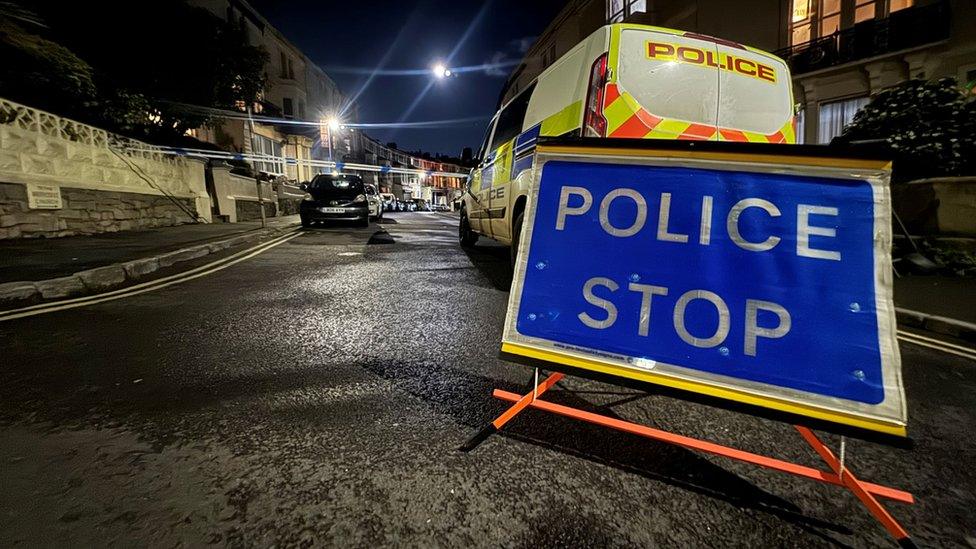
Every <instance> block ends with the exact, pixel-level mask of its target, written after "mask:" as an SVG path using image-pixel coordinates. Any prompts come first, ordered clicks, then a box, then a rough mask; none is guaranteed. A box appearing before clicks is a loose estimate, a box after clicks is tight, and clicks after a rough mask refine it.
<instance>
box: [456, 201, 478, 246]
mask: <svg viewBox="0 0 976 549" xmlns="http://www.w3.org/2000/svg"><path fill="white" fill-rule="evenodd" d="M458 240H459V241H460V242H461V247H462V248H470V247H472V246H474V243H475V242H477V241H478V233H476V232H474V231H472V230H471V223H470V222H469V221H468V213H467V212H466V211H464V210H461V220H460V221H458Z"/></svg>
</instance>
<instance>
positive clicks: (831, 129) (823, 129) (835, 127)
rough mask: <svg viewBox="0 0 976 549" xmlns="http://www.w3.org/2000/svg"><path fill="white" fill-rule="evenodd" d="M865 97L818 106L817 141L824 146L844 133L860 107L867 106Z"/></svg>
mask: <svg viewBox="0 0 976 549" xmlns="http://www.w3.org/2000/svg"><path fill="white" fill-rule="evenodd" d="M868 101H869V99H868V98H867V97H855V98H853V99H845V100H843V101H832V102H830V103H821V104H820V120H819V124H818V126H817V129H818V132H817V141H818V142H819V143H820V144H822V145H826V144H827V143H830V140H831V139H833V138H835V137H837V136H838V135H840V134H841V133H842V132H843V131H844V127H845V126H847V125H848V124H850V123H851V120H854V115H855V114H856V113H857V111H859V110H861V107H863V106H864V105H867V104H868Z"/></svg>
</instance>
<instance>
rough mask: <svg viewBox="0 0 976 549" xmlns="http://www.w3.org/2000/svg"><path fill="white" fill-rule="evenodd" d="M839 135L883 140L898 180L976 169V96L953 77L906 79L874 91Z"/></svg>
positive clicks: (858, 139)
mask: <svg viewBox="0 0 976 549" xmlns="http://www.w3.org/2000/svg"><path fill="white" fill-rule="evenodd" d="M841 140H842V141H846V142H854V141H872V140H883V141H884V142H885V143H886V144H887V145H888V147H890V149H891V151H892V152H893V153H894V156H895V174H894V176H895V179H896V180H898V181H908V180H911V179H918V178H922V177H936V176H954V175H972V174H976V101H974V100H973V99H972V97H971V96H967V94H966V93H965V91H964V90H962V89H961V88H959V87H958V86H957V84H956V81H955V79H953V78H942V79H939V80H936V81H931V82H928V81H924V80H909V81H907V82H904V83H902V84H899V85H897V86H894V87H891V88H888V89H885V90H882V91H880V92H878V93H877V94H876V95H874V96H873V97H872V98H871V102H870V103H868V104H867V105H866V106H865V107H864V108H863V109H861V110H860V111H858V113H857V114H856V115H855V116H854V120H853V121H852V122H851V123H850V124H849V125H848V126H847V127H846V128H844V133H843V135H842V136H841Z"/></svg>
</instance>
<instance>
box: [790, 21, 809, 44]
mask: <svg viewBox="0 0 976 549" xmlns="http://www.w3.org/2000/svg"><path fill="white" fill-rule="evenodd" d="M809 41H810V23H807V24H806V25H799V26H795V27H793V41H792V42H791V43H792V44H793V45H796V44H804V43H806V42H809Z"/></svg>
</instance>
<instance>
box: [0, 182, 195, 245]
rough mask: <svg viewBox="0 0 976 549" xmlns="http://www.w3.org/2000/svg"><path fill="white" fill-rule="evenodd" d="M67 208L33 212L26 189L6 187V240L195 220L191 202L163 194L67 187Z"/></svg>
mask: <svg viewBox="0 0 976 549" xmlns="http://www.w3.org/2000/svg"><path fill="white" fill-rule="evenodd" d="M61 199H62V202H63V207H62V208H61V209H58V210H32V209H29V208H28V207H27V192H26V188H25V187H24V185H20V184H11V183H0V240H2V239H5V238H31V237H60V236H74V235H79V234H96V233H105V232H116V231H127V230H130V229H145V228H150V227H167V226H171V225H180V224H183V223H191V222H193V221H194V219H193V218H192V217H190V216H189V215H188V214H187V213H186V212H184V211H183V209H181V208H180V207H179V206H177V204H176V203H174V200H175V201H176V202H178V203H180V204H182V206H183V208H185V209H187V210H188V211H190V212H194V208H195V204H194V201H193V199H190V198H175V199H173V200H171V199H169V198H167V197H165V196H158V195H149V194H139V193H126V192H117V191H95V190H91V189H72V188H66V187H62V188H61Z"/></svg>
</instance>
